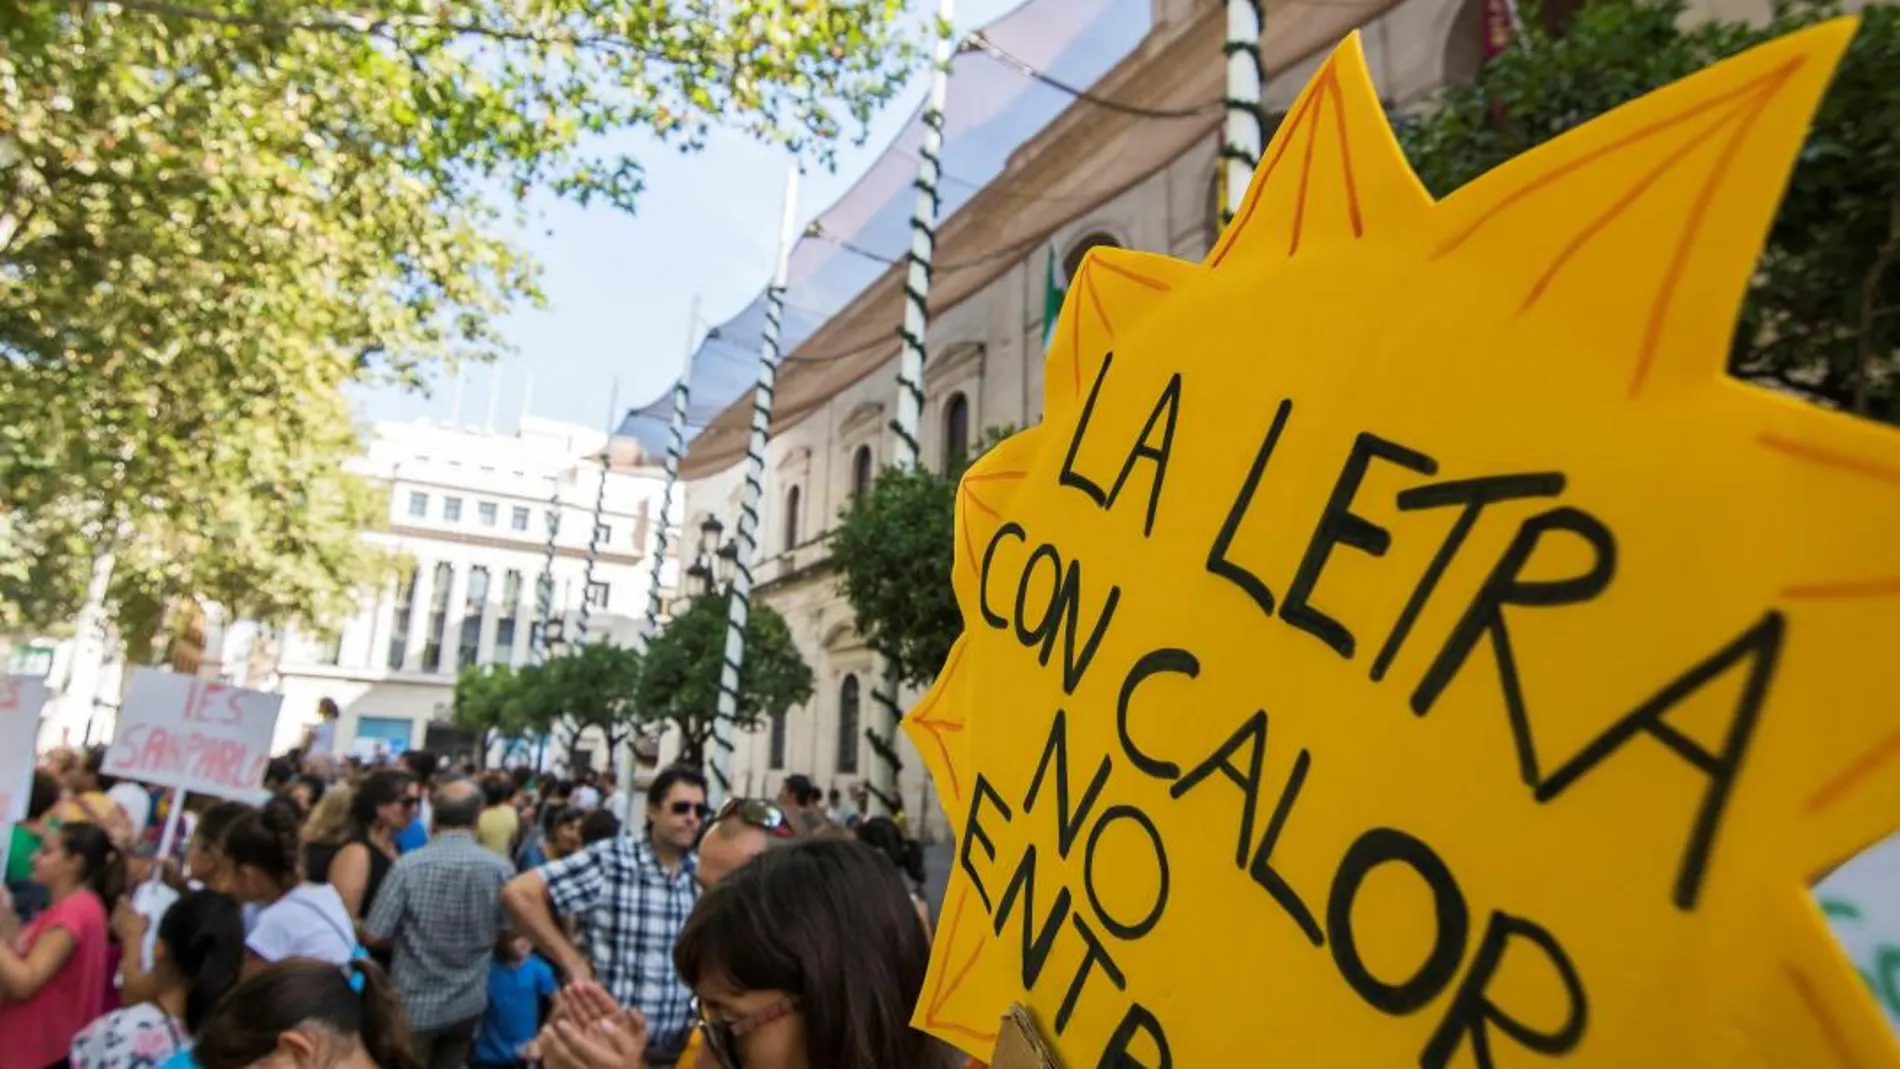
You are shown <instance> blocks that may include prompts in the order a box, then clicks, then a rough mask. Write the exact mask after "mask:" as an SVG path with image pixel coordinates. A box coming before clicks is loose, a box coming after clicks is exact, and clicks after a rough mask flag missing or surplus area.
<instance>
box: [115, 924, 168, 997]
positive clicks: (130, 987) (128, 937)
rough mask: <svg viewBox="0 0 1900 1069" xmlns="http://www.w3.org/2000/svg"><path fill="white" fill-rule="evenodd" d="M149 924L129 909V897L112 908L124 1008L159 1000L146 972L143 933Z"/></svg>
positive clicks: (156, 986) (120, 993)
mask: <svg viewBox="0 0 1900 1069" xmlns="http://www.w3.org/2000/svg"><path fill="white" fill-rule="evenodd" d="M151 923H152V922H151V921H150V919H148V918H147V917H146V916H145V914H143V913H140V912H139V911H138V910H136V909H134V908H132V900H131V899H130V898H129V897H127V898H121V899H119V901H118V904H117V905H115V906H113V907H112V934H113V936H114V937H115V938H117V939H118V941H119V1000H120V1001H121V1002H123V1003H125V1004H126V1005H127V1006H136V1005H138V1004H139V1003H141V1002H150V1001H152V1000H153V999H155V998H157V997H158V979H157V977H154V976H153V975H152V974H151V973H150V972H147V971H146V969H145V932H146V930H147V929H148V928H149V927H150V926H151Z"/></svg>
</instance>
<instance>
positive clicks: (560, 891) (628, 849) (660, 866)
mask: <svg viewBox="0 0 1900 1069" xmlns="http://www.w3.org/2000/svg"><path fill="white" fill-rule="evenodd" d="M705 818H706V780H705V777H703V776H701V775H700V774H699V773H698V772H696V771H693V770H692V769H689V768H669V769H667V770H666V771H664V772H662V773H660V774H659V776H657V777H655V778H654V780H653V785H652V786H651V787H649V788H648V789H647V832H646V834H645V835H644V836H635V835H618V836H615V837H613V838H611V839H606V840H603V841H601V842H597V843H595V844H593V845H592V846H589V847H588V848H587V849H585V850H582V851H581V852H580V853H578V854H572V855H570V856H568V857H564V858H562V859H561V860H559V861H555V862H551V863H549V864H547V865H543V866H541V867H540V868H538V869H534V870H532V871H530V872H526V873H523V874H522V875H520V876H517V877H516V878H515V879H514V880H513V881H512V882H511V883H509V884H508V888H507V890H506V891H504V892H503V894H502V901H503V903H504V904H505V905H506V906H507V908H508V912H509V914H510V915H511V916H512V917H513V918H514V922H515V927H516V930H518V931H520V932H521V934H523V935H525V936H527V937H528V938H529V940H531V941H532V942H533V943H534V945H535V947H536V948H537V949H539V950H540V951H541V953H542V954H543V955H545V956H546V957H547V958H548V959H549V960H550V961H552V962H553V963H554V964H555V965H556V966H558V967H559V968H560V969H561V970H562V971H563V972H565V973H566V974H567V977H568V979H569V980H570V981H571V980H586V979H594V978H595V972H596V971H598V973H599V977H598V979H599V982H600V984H601V985H602V986H603V987H605V988H606V989H607V991H608V993H610V994H612V995H613V997H614V1001H616V1002H618V1003H620V1004H621V1005H622V1006H624V1007H627V1008H629V1009H636V1010H639V1011H640V1012H641V1014H643V1015H644V1016H645V1017H646V1022H647V1035H648V1037H649V1039H648V1044H647V1055H646V1060H647V1063H648V1064H649V1065H672V1064H673V1063H674V1061H675V1060H676V1059H677V1058H678V1057H679V1054H680V1052H681V1050H683V1049H684V1048H685V1046H686V1038H687V1036H688V1034H689V1033H690V1032H691V1031H692V1026H693V992H692V990H691V989H690V988H688V987H687V986H686V984H685V983H683V982H681V980H680V978H679V976H678V975H677V974H676V973H675V972H674V971H673V942H674V940H675V939H677V938H678V937H679V933H680V929H681V928H682V927H684V926H685V924H686V917H687V915H688V914H690V913H691V912H692V911H693V902H694V901H695V899H696V898H697V897H698V893H699V891H698V885H697V884H696V883H695V882H694V878H693V875H694V871H695V869H696V868H697V859H696V858H695V857H694V856H693V852H692V850H693V844H694V843H695V842H697V841H698V839H699V828H700V823H701V822H702V821H703V820H705ZM550 901H552V903H553V910H552V911H550V910H549V908H548V904H549V902H550ZM556 913H560V914H571V915H576V916H579V917H580V919H581V924H582V927H583V929H584V931H585V933H586V936H587V943H588V945H589V946H590V947H591V948H592V949H593V953H594V958H595V961H594V964H593V965H589V963H588V962H587V960H586V959H585V958H584V957H582V956H581V954H580V952H579V951H578V950H576V949H575V947H574V944H573V943H572V942H570V941H569V940H568V938H567V936H566V935H565V934H564V933H563V932H562V931H561V926H560V924H559V923H558V922H556V921H555V919H554V915H555V914H556Z"/></svg>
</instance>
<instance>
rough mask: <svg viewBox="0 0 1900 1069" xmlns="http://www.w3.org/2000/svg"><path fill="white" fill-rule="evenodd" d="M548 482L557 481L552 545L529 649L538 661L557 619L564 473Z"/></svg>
mask: <svg viewBox="0 0 1900 1069" xmlns="http://www.w3.org/2000/svg"><path fill="white" fill-rule="evenodd" d="M548 481H549V482H551V483H553V484H554V490H553V492H552V493H550V494H549V495H548V514H547V525H548V546H547V554H546V555H545V556H544V557H542V559H541V578H540V580H539V581H538V582H536V583H535V584H534V642H533V643H532V644H531V645H530V646H529V649H528V656H529V657H530V658H532V659H533V661H534V663H536V664H542V663H545V662H546V661H547V659H548V623H549V621H550V620H552V619H553V618H554V540H555V538H556V537H557V536H558V535H559V534H560V533H561V476H560V474H559V473H558V472H557V473H555V474H554V475H551V476H549V477H548Z"/></svg>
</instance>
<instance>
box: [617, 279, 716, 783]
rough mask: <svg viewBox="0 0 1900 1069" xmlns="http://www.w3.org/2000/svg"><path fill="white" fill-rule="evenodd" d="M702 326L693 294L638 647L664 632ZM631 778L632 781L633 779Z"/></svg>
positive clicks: (643, 648) (642, 648) (675, 390)
mask: <svg viewBox="0 0 1900 1069" xmlns="http://www.w3.org/2000/svg"><path fill="white" fill-rule="evenodd" d="M698 327H699V295H698V294H694V295H693V310H692V313H691V314H690V315H689V316H688V318H687V320H686V367H685V369H684V370H682V371H681V372H680V377H679V381H678V382H675V383H674V384H673V416H672V419H670V420H669V421H668V422H667V425H666V482H665V483H664V484H663V485H662V486H661V488H660V515H659V520H658V525H659V530H658V531H657V532H656V534H655V537H654V539H653V570H652V573H651V574H650V575H649V576H648V577H647V622H646V627H644V628H642V629H641V631H640V634H639V636H638V637H637V638H635V639H634V648H635V649H637V650H639V651H640V652H641V653H643V654H644V653H646V651H647V643H648V642H650V641H652V639H653V636H654V635H657V634H659V633H660V577H661V576H662V575H663V574H665V571H666V550H667V543H668V542H669V541H670V538H671V535H672V530H671V528H670V527H668V517H669V516H671V515H672V512H673V487H674V486H675V485H676V484H678V482H679V478H680V455H681V454H682V453H684V452H686V405H687V402H688V401H690V400H692V387H691V386H689V385H688V382H689V381H690V380H691V379H692V377H693V353H694V352H695V351H696V349H695V346H694V339H693V331H694V330H696V329H697V328H698ZM627 782H629V783H631V782H632V780H628V781H627Z"/></svg>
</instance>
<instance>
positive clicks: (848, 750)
mask: <svg viewBox="0 0 1900 1069" xmlns="http://www.w3.org/2000/svg"><path fill="white" fill-rule="evenodd" d="M838 771H839V772H841V773H849V774H855V773H856V772H857V771H858V677H857V676H846V677H844V682H843V683H841V684H839V686H838Z"/></svg>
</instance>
